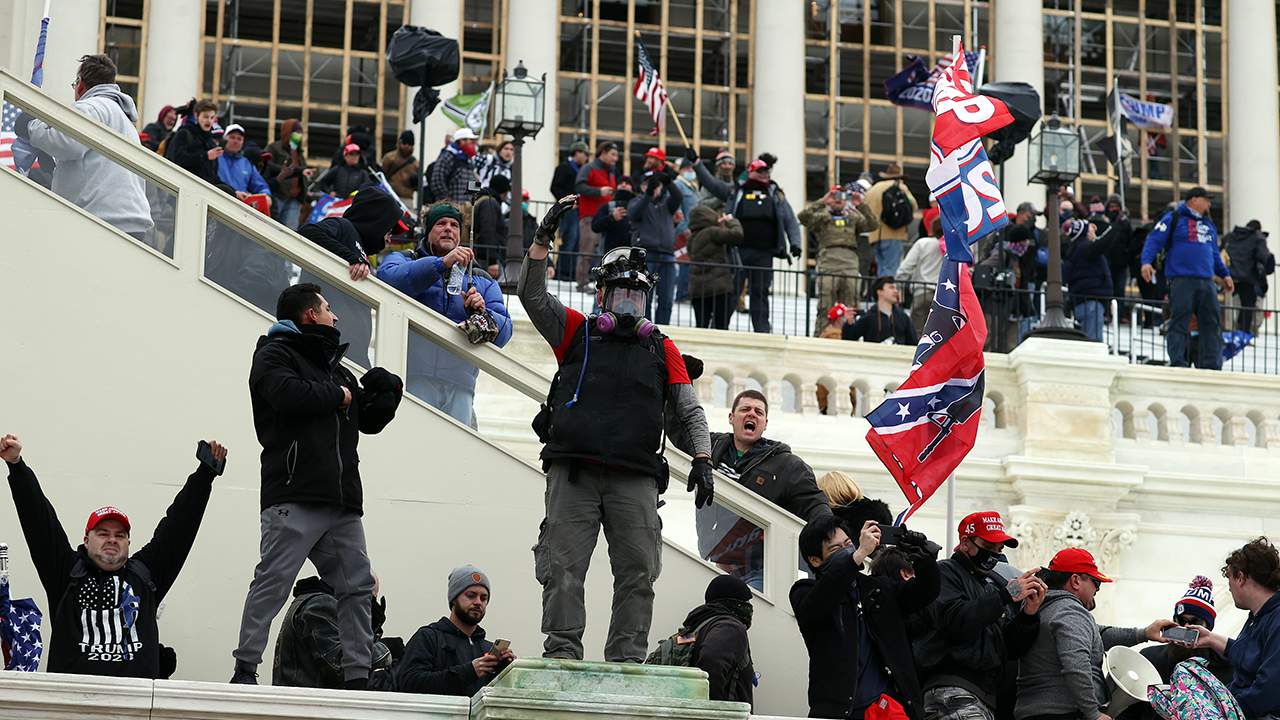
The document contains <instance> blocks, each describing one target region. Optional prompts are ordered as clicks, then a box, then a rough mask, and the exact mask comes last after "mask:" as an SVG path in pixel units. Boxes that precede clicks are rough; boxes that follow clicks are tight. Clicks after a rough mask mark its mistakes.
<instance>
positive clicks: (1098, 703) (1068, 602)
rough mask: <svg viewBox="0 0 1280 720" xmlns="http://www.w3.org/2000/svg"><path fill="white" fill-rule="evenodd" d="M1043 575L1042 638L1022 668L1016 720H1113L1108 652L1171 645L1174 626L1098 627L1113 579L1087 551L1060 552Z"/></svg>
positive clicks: (1168, 623)
mask: <svg viewBox="0 0 1280 720" xmlns="http://www.w3.org/2000/svg"><path fill="white" fill-rule="evenodd" d="M1039 576H1040V579H1042V580H1044V582H1045V584H1046V585H1048V586H1049V592H1048V594H1047V595H1046V596H1045V599H1044V602H1043V603H1042V604H1041V605H1040V633H1039V634H1038V635H1037V636H1036V640H1035V642H1034V643H1033V644H1032V645H1031V649H1030V650H1028V651H1027V652H1026V654H1025V655H1023V656H1022V659H1021V660H1020V661H1019V663H1018V703H1017V706H1016V707H1015V708H1014V711H1013V717H1014V718H1015V720H1028V719H1029V718H1041V717H1050V716H1053V717H1064V718H1065V717H1076V718H1081V720H1111V717H1110V716H1108V715H1106V714H1104V713H1103V712H1102V708H1103V706H1105V705H1106V704H1107V701H1108V699H1109V697H1110V695H1109V693H1108V691H1107V683H1106V681H1105V680H1104V679H1103V676H1102V657H1103V653H1105V652H1106V651H1107V650H1109V649H1111V648H1113V647H1116V646H1118V645H1124V646H1129V647H1132V646H1134V645H1140V644H1142V643H1144V642H1147V641H1148V640H1150V641H1153V642H1161V643H1163V642H1167V640H1165V638H1164V636H1163V635H1162V634H1161V632H1162V631H1163V630H1164V629H1165V628H1169V627H1173V626H1174V622H1173V621H1172V620H1169V619H1167V618H1164V619H1160V620H1156V621H1154V622H1152V623H1151V624H1150V625H1148V626H1146V627H1145V628H1141V627H1139V628H1117V627H1105V626H1104V627H1099V626H1098V621H1097V620H1095V619H1094V617H1093V610H1094V608H1096V607H1097V605H1098V603H1097V600H1096V597H1097V594H1098V592H1099V591H1101V590H1102V585H1103V584H1104V583H1109V582H1111V578H1109V577H1107V576H1106V575H1103V574H1102V571H1101V570H1099V569H1098V563H1097V562H1096V561H1095V560H1094V559H1093V555H1091V554H1090V553H1089V551H1088V550H1085V549H1084V548H1067V549H1065V550H1062V551H1060V552H1059V553H1058V554H1057V555H1054V556H1053V560H1050V561H1049V567H1048V568H1046V569H1044V570H1041V571H1040V573H1039Z"/></svg>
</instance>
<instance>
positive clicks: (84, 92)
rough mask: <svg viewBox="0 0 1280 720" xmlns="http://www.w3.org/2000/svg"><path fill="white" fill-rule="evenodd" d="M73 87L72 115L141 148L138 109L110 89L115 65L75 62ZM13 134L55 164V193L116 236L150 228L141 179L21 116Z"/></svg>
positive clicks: (138, 234)
mask: <svg viewBox="0 0 1280 720" xmlns="http://www.w3.org/2000/svg"><path fill="white" fill-rule="evenodd" d="M74 87H75V98H76V102H75V105H73V106H72V107H73V108H74V109H75V111H76V112H78V113H80V114H81V115H84V116H85V117H87V118H89V119H91V120H94V121H96V122H97V123H99V124H100V125H103V126H104V127H106V128H107V129H108V130H110V131H111V132H113V133H115V134H117V135H119V136H121V137H123V138H124V139H125V140H127V141H129V142H131V143H133V144H134V145H139V146H141V141H140V140H139V139H138V130H137V128H135V127H134V124H135V123H137V122H138V108H137V107H136V106H135V105H134V104H133V98H131V97H129V96H128V95H126V94H125V93H124V91H122V90H121V89H120V86H119V85H117V84H116V64H115V63H114V62H113V61H112V60H111V58H109V57H107V56H106V55H85V56H83V57H81V58H80V67H79V69H77V70H76V80H75V85H74ZM13 131H14V133H15V134H16V135H17V136H18V137H20V138H22V139H24V140H26V141H27V142H29V143H31V145H32V147H34V148H35V149H37V150H39V151H41V152H44V153H47V154H49V155H50V156H52V157H53V159H54V161H55V162H56V163H57V167H56V169H55V170H54V172H53V191H54V192H55V193H57V194H58V195H60V196H62V197H64V198H66V199H67V200H69V201H71V202H72V203H75V204H76V205H77V206H79V207H82V208H84V209H85V210H87V211H89V212H90V213H92V214H93V215H94V216H95V217H97V218H99V219H101V220H105V221H106V222H108V223H111V225H113V226H114V227H116V228H118V229H119V230H121V231H122V232H124V233H127V234H129V235H131V236H133V237H134V238H136V239H138V240H144V239H145V237H146V234H147V231H149V230H150V229H151V228H152V227H153V226H154V225H155V223H154V222H153V221H152V219H151V205H150V204H149V203H148V202H147V186H146V181H145V180H144V179H143V177H142V176H141V175H139V174H138V173H136V172H134V171H133V170H130V169H129V168H127V167H125V166H124V165H121V164H119V163H117V162H116V161H115V160H112V159H111V158H109V157H107V156H105V155H103V154H102V153H100V152H98V151H97V150H95V149H93V148H92V147H88V146H86V145H83V144H81V143H80V141H79V140H76V139H75V138H73V137H71V136H70V135H68V134H66V133H64V132H62V130H59V129H58V128H56V127H54V126H52V125H50V124H49V123H46V122H45V121H43V120H38V119H36V118H33V117H31V116H30V115H28V114H27V113H25V112H23V113H20V114H19V115H18V117H17V119H16V120H15V121H14V127H13Z"/></svg>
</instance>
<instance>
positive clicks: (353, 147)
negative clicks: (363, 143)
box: [342, 143, 360, 155]
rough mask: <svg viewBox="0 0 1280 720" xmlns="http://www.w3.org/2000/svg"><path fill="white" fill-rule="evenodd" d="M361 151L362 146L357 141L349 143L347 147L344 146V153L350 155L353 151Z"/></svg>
mask: <svg viewBox="0 0 1280 720" xmlns="http://www.w3.org/2000/svg"><path fill="white" fill-rule="evenodd" d="M359 152H360V146H359V145H357V144H355V143H348V144H347V146H346V147H344V148H342V154H343V155H350V154H351V153H359Z"/></svg>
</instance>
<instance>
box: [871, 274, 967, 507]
mask: <svg viewBox="0 0 1280 720" xmlns="http://www.w3.org/2000/svg"><path fill="white" fill-rule="evenodd" d="M986 341H987V323H986V320H985V318H983V315H982V307H981V306H980V305H979V304H978V296H977V295H975V294H974V292H973V283H972V282H970V280H969V266H968V265H966V264H964V263H958V262H955V261H953V260H943V262H942V269H941V271H940V272H939V273H938V286H937V289H936V290H935V291H934V295H933V305H932V306H931V307H930V308H929V317H928V319H927V320H926V321H925V324H924V332H922V333H921V334H920V342H919V344H918V345H916V354H915V360H914V362H913V364H912V367H911V373H910V374H909V375H908V376H907V379H906V381H905V382H904V383H902V385H900V386H898V389H897V390H895V391H894V392H893V393H891V394H890V395H889V396H888V397H886V398H885V401H884V402H883V403H881V404H880V406H879V407H877V408H876V409H875V410H872V411H871V412H870V413H869V414H868V415H867V422H869V423H871V429H870V430H869V431H867V443H868V444H869V445H871V449H872V451H874V452H875V454H876V457H878V458H880V462H882V463H884V466H885V467H886V468H888V469H889V474H891V475H893V479H894V480H895V481H897V483H898V487H899V488H901V490H902V493H903V494H904V495H905V496H906V498H907V509H906V510H904V511H903V512H902V514H901V515H899V517H898V520H897V522H898V523H901V522H903V521H904V520H906V519H907V518H908V517H911V514H912V513H914V512H915V511H916V510H918V509H919V508H920V506H921V505H923V504H924V503H925V501H926V500H928V499H929V498H930V497H931V496H932V495H933V493H934V492H935V491H936V490H937V489H938V488H939V487H941V486H942V484H943V483H945V482H946V481H947V478H948V477H950V475H951V473H952V472H954V471H955V469H956V467H958V466H959V465H960V461H962V460H964V458H965V456H966V455H968V454H969V451H970V450H972V449H973V443H974V441H975V439H976V438H977V436H978V421H979V418H980V417H981V415H982V397H983V390H984V388H985V376H986V362H985V360H984V359H983V356H982V345H983V343H985V342H986Z"/></svg>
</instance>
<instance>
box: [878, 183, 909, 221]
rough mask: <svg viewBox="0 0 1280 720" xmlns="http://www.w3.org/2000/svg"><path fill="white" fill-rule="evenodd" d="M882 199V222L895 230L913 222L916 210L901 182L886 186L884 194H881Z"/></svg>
mask: <svg viewBox="0 0 1280 720" xmlns="http://www.w3.org/2000/svg"><path fill="white" fill-rule="evenodd" d="M880 200H881V202H880V207H881V209H880V222H881V224H883V225H885V226H887V227H890V228H893V229H894V230H897V229H899V228H904V227H906V226H907V225H909V224H911V220H912V218H914V217H915V210H913V209H912V208H911V199H910V198H908V197H907V193H906V191H904V190H903V189H902V185H901V184H899V183H896V182H895V183H894V184H892V185H890V186H889V187H888V188H885V191H884V195H881V196H880Z"/></svg>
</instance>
